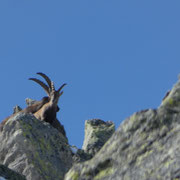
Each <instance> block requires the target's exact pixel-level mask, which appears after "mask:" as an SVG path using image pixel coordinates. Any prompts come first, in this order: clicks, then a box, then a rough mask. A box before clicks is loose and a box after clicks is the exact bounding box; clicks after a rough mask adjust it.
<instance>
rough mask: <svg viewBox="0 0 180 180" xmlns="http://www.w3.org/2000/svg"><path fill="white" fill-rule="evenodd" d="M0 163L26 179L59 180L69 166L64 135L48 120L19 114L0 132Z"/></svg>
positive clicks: (70, 160) (67, 148) (70, 156)
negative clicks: (43, 120)
mask: <svg viewBox="0 0 180 180" xmlns="http://www.w3.org/2000/svg"><path fill="white" fill-rule="evenodd" d="M0 142H1V145H0V163H1V164H4V165H5V166H7V167H9V168H10V169H12V170H14V171H16V172H18V173H20V174H23V175H25V176H26V179H27V180H55V179H59V180H62V179H63V176H64V174H65V173H66V172H67V171H68V169H69V168H70V167H71V165H72V152H71V150H70V147H69V145H68V142H67V138H66V137H65V136H64V135H62V134H61V133H60V132H59V131H58V130H57V129H55V128H53V127H52V126H51V125H50V124H49V123H46V122H42V121H39V120H37V119H36V118H35V117H34V116H33V115H31V114H24V113H21V112H20V113H18V114H16V115H14V116H13V117H12V118H10V119H9V120H8V121H7V122H6V124H5V126H4V127H3V131H2V132H0Z"/></svg>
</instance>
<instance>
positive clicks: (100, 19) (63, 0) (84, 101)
mask: <svg viewBox="0 0 180 180" xmlns="http://www.w3.org/2000/svg"><path fill="white" fill-rule="evenodd" d="M179 9H180V1H179V0H171V1H170V0H168V1H167V0H149V1H148V0H53V1H50V0H1V1H0V81H1V91H0V92H1V93H0V99H1V100H0V107H1V113H0V119H1V120H3V119H4V118H5V117H7V116H8V115H10V114H11V113H12V109H13V106H15V105H16V104H18V105H20V106H21V107H22V108H24V107H25V101H24V100H25V98H27V97H30V98H34V99H37V100H39V99H41V98H42V97H43V96H45V95H46V94H45V92H44V91H43V89H42V88H41V87H40V86H38V85H37V84H35V83H34V82H31V81H29V80H28V78H29V77H38V76H37V75H36V74H35V73H36V72H44V73H46V74H47V75H49V76H50V78H51V79H52V80H53V81H54V82H55V85H56V87H57V88H58V86H60V85H61V84H62V83H64V82H66V83H67V84H68V85H67V86H66V87H65V88H64V94H63V96H62V98H61V99H60V101H59V106H60V107H61V111H60V112H59V113H58V119H59V120H60V122H61V123H62V124H63V125H64V126H65V129H66V132H67V136H68V138H69V142H70V144H74V145H76V146H78V147H81V145H82V143H83V138H84V123H85V120H87V119H92V118H100V119H102V120H105V121H109V120H111V121H114V122H115V124H116V127H118V126H119V125H120V123H121V122H122V121H123V120H124V119H125V118H127V117H128V116H130V115H132V114H133V113H134V112H136V111H139V110H143V109H146V108H157V107H158V106H159V104H160V103H161V100H162V98H163V96H164V95H165V93H166V92H167V90H168V89H171V87H172V86H173V84H174V83H175V82H176V81H177V76H178V74H179V73H180V10H179Z"/></svg>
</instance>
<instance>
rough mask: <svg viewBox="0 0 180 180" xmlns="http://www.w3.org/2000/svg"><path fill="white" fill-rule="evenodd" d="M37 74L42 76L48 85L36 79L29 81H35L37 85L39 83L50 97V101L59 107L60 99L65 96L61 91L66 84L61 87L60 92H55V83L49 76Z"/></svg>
mask: <svg viewBox="0 0 180 180" xmlns="http://www.w3.org/2000/svg"><path fill="white" fill-rule="evenodd" d="M37 74H38V75H40V76H42V77H43V78H44V79H45V80H46V82H47V84H48V85H46V84H45V83H44V82H42V81H40V80H39V79H36V78H29V80H32V81H35V82H36V83H38V84H39V85H40V86H41V87H42V88H43V89H44V90H45V92H46V93H47V95H48V97H49V101H50V102H52V103H53V104H54V105H57V103H58V100H59V97H60V96H61V95H62V94H63V91H61V90H62V88H63V87H64V86H65V85H66V83H64V84H63V85H62V86H60V88H59V89H58V90H55V87H54V83H53V81H51V80H50V78H49V77H48V76H47V75H45V74H44V73H41V72H38V73H37Z"/></svg>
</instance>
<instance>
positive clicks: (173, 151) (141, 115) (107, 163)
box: [65, 81, 180, 180]
mask: <svg viewBox="0 0 180 180" xmlns="http://www.w3.org/2000/svg"><path fill="white" fill-rule="evenodd" d="M120 179H121V180H178V179H180V81H178V82H177V84H176V85H175V86H174V87H173V89H172V90H171V91H170V93H169V94H167V96H166V97H165V98H164V99H163V102H162V103H161V105H160V106H159V107H158V108H157V109H148V110H144V111H141V112H137V113H135V114H133V115H132V116H131V117H129V118H127V119H126V120H124V121H123V123H122V124H121V125H120V127H119V128H118V129H117V131H116V132H115V133H114V134H113V135H112V137H111V138H110V139H109V140H108V141H107V142H106V144H105V145H104V146H103V147H102V148H101V150H100V151H99V152H98V153H97V154H96V155H95V156H94V157H93V158H92V159H91V160H89V161H86V162H83V163H78V164H75V165H74V166H73V167H72V168H71V169H70V170H69V172H68V173H67V174H66V176H65V180H120Z"/></svg>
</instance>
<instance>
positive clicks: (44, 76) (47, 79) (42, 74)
mask: <svg viewBox="0 0 180 180" xmlns="http://www.w3.org/2000/svg"><path fill="white" fill-rule="evenodd" d="M36 74H39V75H40V76H42V77H43V78H44V79H45V80H46V82H47V83H48V85H49V87H50V88H51V80H50V78H49V77H48V76H47V75H45V74H44V73H41V72H38V73H36Z"/></svg>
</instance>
